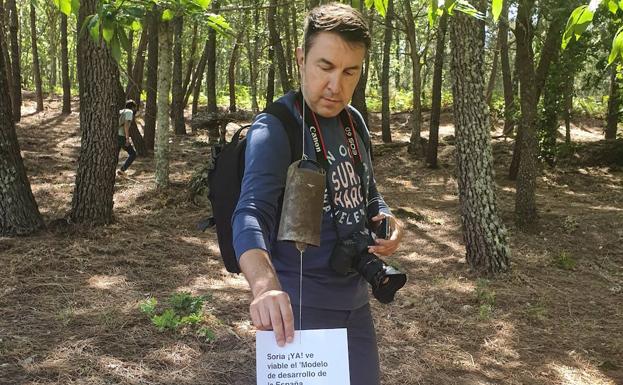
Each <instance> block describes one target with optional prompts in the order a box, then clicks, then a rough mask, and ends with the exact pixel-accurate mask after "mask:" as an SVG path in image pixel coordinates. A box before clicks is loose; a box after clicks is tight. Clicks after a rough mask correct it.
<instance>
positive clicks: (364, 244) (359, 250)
mask: <svg viewBox="0 0 623 385" xmlns="http://www.w3.org/2000/svg"><path fill="white" fill-rule="evenodd" d="M371 245H374V240H373V239H372V236H371V235H370V234H362V233H360V232H358V231H356V232H355V233H353V234H352V235H351V236H350V237H348V238H346V239H340V240H338V242H337V244H336V245H335V248H334V249H333V253H332V254H331V260H330V262H331V268H332V269H333V270H334V271H336V272H337V273H340V274H344V275H346V274H349V273H352V272H354V271H356V272H358V273H359V274H361V275H362V276H363V277H364V278H365V280H366V281H368V283H369V284H370V285H372V294H373V295H374V297H375V298H376V299H377V300H378V301H379V302H381V303H390V302H392V301H393V300H394V295H395V294H396V292H397V291H398V290H400V288H402V287H403V286H404V285H405V283H406V282H407V275H406V274H404V273H401V272H400V271H398V270H397V269H395V268H394V267H392V266H389V265H388V264H386V263H385V262H384V261H383V260H382V259H380V258H378V257H377V256H376V255H374V254H371V253H369V252H368V246H371Z"/></svg>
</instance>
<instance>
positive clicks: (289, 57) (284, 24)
mask: <svg viewBox="0 0 623 385" xmlns="http://www.w3.org/2000/svg"><path fill="white" fill-rule="evenodd" d="M291 4H292V6H293V5H294V2H292V3H291ZM290 7H291V6H290V5H287V6H285V7H283V13H282V15H281V17H280V18H279V20H280V21H281V28H282V29H283V30H284V31H285V38H286V49H285V52H284V57H285V62H286V70H287V76H288V81H289V83H290V88H292V87H293V86H292V84H293V80H294V74H293V72H292V70H293V67H292V62H293V58H294V57H295V55H294V48H296V46H294V48H293V47H292V36H291V34H290ZM293 11H294V12H296V10H295V9H293Z"/></svg>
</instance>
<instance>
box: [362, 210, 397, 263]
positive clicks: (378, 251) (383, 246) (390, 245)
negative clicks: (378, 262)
mask: <svg viewBox="0 0 623 385" xmlns="http://www.w3.org/2000/svg"><path fill="white" fill-rule="evenodd" d="M383 218H387V220H388V221H389V229H390V231H391V233H390V234H391V235H390V237H389V239H380V238H377V239H376V245H374V246H368V251H369V252H370V253H372V254H374V255H376V256H379V257H388V256H390V255H392V254H394V252H396V250H397V249H398V246H400V240H401V239H402V232H403V230H402V227H403V225H402V222H401V221H400V220H398V219H397V218H396V217H393V216H391V215H386V214H378V215H376V216H375V217H373V218H372V221H373V222H380V221H382V220H383Z"/></svg>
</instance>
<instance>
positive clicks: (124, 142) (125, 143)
mask: <svg viewBox="0 0 623 385" xmlns="http://www.w3.org/2000/svg"><path fill="white" fill-rule="evenodd" d="M137 111H138V105H137V104H136V102H135V101H134V100H132V99H129V100H127V101H126V102H125V108H124V109H122V110H119V130H118V136H117V143H118V147H119V150H118V152H121V149H122V148H123V149H124V150H125V151H126V152H127V153H128V159H126V160H125V162H124V163H123V166H121V168H120V169H119V170H118V171H117V175H119V176H126V173H125V172H126V171H127V170H128V168H130V166H131V165H132V162H134V159H136V151H135V150H134V147H132V143H131V142H130V124H131V123H132V120H133V119H134V115H135V114H136V112H137Z"/></svg>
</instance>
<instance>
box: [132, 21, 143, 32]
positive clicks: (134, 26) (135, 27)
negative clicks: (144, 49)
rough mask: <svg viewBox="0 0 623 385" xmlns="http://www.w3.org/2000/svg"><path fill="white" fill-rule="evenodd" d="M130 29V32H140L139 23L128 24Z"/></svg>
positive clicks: (140, 26)
mask: <svg viewBox="0 0 623 385" xmlns="http://www.w3.org/2000/svg"><path fill="white" fill-rule="evenodd" d="M130 28H132V31H134V32H137V31H140V30H141V28H142V25H141V22H140V21H138V20H133V21H132V24H130Z"/></svg>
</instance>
